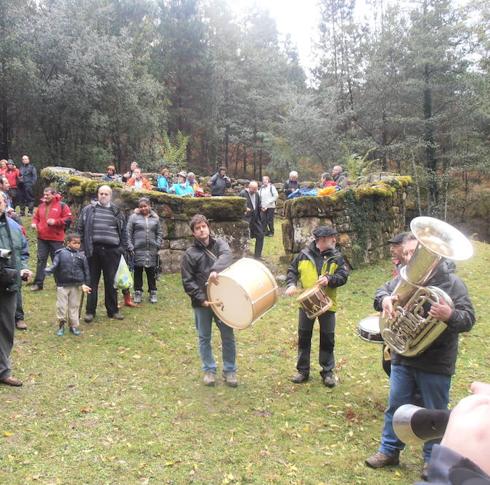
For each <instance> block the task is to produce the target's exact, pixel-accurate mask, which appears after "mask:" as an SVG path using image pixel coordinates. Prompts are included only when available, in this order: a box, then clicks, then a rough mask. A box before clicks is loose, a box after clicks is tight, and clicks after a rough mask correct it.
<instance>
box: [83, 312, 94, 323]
mask: <svg viewBox="0 0 490 485" xmlns="http://www.w3.org/2000/svg"><path fill="white" fill-rule="evenodd" d="M94 318H95V315H93V314H92V313H86V314H85V318H84V320H85V323H91V322H93V321H94Z"/></svg>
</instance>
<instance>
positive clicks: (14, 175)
mask: <svg viewBox="0 0 490 485" xmlns="http://www.w3.org/2000/svg"><path fill="white" fill-rule="evenodd" d="M19 176H20V172H19V169H18V168H14V169H13V170H7V171H6V172H5V177H7V180H8V181H9V184H10V188H11V189H16V188H17V180H18V178H19Z"/></svg>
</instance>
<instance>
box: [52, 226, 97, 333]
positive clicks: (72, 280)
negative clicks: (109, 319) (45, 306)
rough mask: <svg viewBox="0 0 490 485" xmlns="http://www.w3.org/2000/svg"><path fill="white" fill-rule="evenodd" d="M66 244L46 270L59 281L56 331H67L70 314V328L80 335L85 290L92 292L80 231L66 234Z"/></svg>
mask: <svg viewBox="0 0 490 485" xmlns="http://www.w3.org/2000/svg"><path fill="white" fill-rule="evenodd" d="M65 244H66V247H64V248H61V249H58V251H56V253H55V257H54V261H53V266H51V267H50V268H48V269H47V270H46V274H55V276H56V281H57V285H58V289H57V293H56V317H57V318H58V324H59V328H58V331H57V332H56V335H58V336H59V337H62V336H63V335H64V333H65V323H66V321H67V317H68V323H69V325H70V332H71V333H72V334H73V335H76V336H78V335H80V330H79V329H78V326H79V323H80V322H79V320H80V305H81V300H82V298H81V297H82V292H83V293H90V292H91V289H90V287H89V284H90V274H89V269H88V262H87V258H86V257H85V254H84V253H83V252H82V251H80V235H79V234H77V233H73V232H72V233H69V234H68V235H67V236H66V239H65Z"/></svg>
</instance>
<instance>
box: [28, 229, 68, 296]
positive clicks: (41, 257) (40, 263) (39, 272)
mask: <svg viewBox="0 0 490 485" xmlns="http://www.w3.org/2000/svg"><path fill="white" fill-rule="evenodd" d="M62 247H63V242H62V241H45V240H44V239H39V238H38V240H37V266H36V276H35V277H34V284H35V285H37V286H40V287H41V288H42V287H43V284H44V278H45V274H44V270H45V269H46V263H47V262H48V256H49V257H51V261H53V259H54V253H55V252H56V251H58V249H61V248H62Z"/></svg>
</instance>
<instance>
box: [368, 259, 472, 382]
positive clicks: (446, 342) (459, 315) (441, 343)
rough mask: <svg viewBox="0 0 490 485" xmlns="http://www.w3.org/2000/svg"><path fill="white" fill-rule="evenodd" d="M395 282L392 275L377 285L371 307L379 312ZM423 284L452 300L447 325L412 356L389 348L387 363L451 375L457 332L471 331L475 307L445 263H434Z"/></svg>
mask: <svg viewBox="0 0 490 485" xmlns="http://www.w3.org/2000/svg"><path fill="white" fill-rule="evenodd" d="M397 283H398V278H395V279H394V280H391V281H389V282H388V283H386V284H385V285H383V286H382V287H381V288H378V290H377V291H376V295H375V297H374V308H375V310H379V311H382V301H383V298H384V297H386V296H389V295H391V293H392V292H393V290H394V289H395V286H396V284H397ZM427 286H437V287H438V288H440V289H441V290H444V291H445V292H446V293H447V294H448V295H449V296H450V297H451V299H452V300H453V303H454V311H453V313H452V315H451V318H450V319H449V321H448V322H446V323H447V328H446V330H444V332H443V333H442V334H441V335H440V336H439V337H438V338H437V339H436V340H434V342H433V343H432V345H431V346H430V347H429V348H428V349H426V350H425V351H424V352H422V353H421V354H419V355H417V356H415V357H403V356H402V355H399V354H397V353H396V352H393V351H392V352H391V362H392V364H401V365H406V366H410V367H415V368H417V369H421V370H424V371H426V372H433V373H435V374H446V375H452V374H454V372H455V370H456V358H457V356H458V334H459V333H461V332H468V331H470V330H471V328H472V327H473V325H474V323H475V310H474V309H473V305H472V303H471V300H470V297H469V295H468V289H467V288H466V285H465V284H464V283H463V281H462V280H461V279H460V278H458V277H457V276H456V275H455V274H453V273H452V272H451V271H450V269H449V268H448V265H447V264H445V263H443V264H440V265H439V266H438V268H437V270H436V272H435V274H434V276H432V278H431V279H430V280H429V281H428V282H427Z"/></svg>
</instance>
